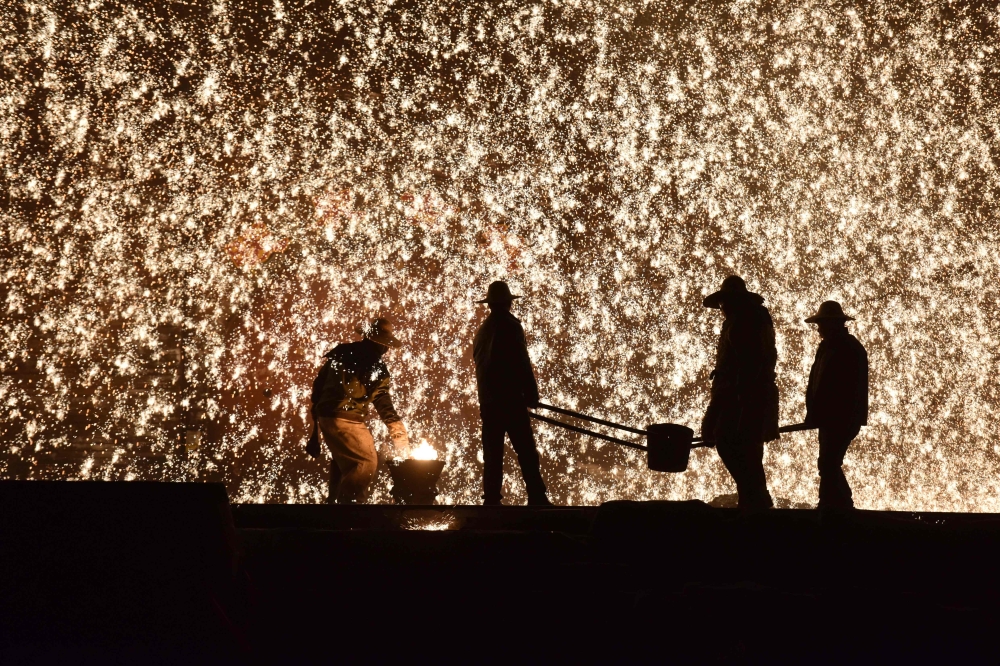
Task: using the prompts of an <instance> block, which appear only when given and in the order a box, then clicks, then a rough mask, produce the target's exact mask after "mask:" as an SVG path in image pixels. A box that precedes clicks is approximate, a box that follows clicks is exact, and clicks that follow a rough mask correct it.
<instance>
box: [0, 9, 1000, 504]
mask: <svg viewBox="0 0 1000 666" xmlns="http://www.w3.org/2000/svg"><path fill="white" fill-rule="evenodd" d="M998 21H1000V18H998V12H997V7H996V5H995V3H994V4H993V5H989V4H985V3H973V2H968V3H964V2H947V3H946V2H939V1H937V0H933V1H931V0H924V1H923V2H911V3H903V2H893V1H887V2H880V1H876V2H866V3H857V4H856V5H853V6H852V5H851V4H845V3H842V2H834V1H833V0H804V1H803V2H796V3H769V2H762V1H759V0H724V1H723V2H692V1H683V2H665V1H655V2H648V1H640V0H629V1H627V2H624V3H621V2H619V3H606V2H600V1H598V0H536V1H533V2H495V1H494V0H474V1H470V2H467V3H453V2H444V1H443V0H417V1H410V0H405V1H404V0H343V1H341V2H337V3H288V2H284V1H283V0H266V1H265V0H245V1H240V0H218V1H217V2H215V3H214V4H212V3H208V2H206V3H165V2H145V3H132V2H122V1H116V0H96V1H95V2H89V3H88V2H78V3H74V2H49V1H46V0H39V1H33V0H28V1H20V0H19V1H17V2H9V3H6V4H4V5H2V6H0V45H2V54H3V60H2V64H0V68H2V74H0V169H2V178H0V183H2V187H0V226H2V231H3V234H4V240H5V247H4V248H3V249H2V250H0V255H2V257H3V262H2V264H0V295H2V299H3V301H2V304H3V313H4V314H3V317H2V332H0V373H2V374H0V405H2V407H3V410H4V415H3V425H2V431H0V442H2V449H0V474H3V475H4V476H7V477H20V478H60V477H69V478H143V479H164V480H176V479H219V480H224V481H225V482H226V483H227V484H228V486H229V488H230V492H231V496H232V498H233V499H234V501H293V502H312V501H320V500H322V499H323V498H324V497H325V495H326V485H325V477H326V474H325V472H324V470H323V466H322V465H321V464H319V463H317V462H313V461H311V460H310V459H308V458H306V457H305V455H304V453H303V442H304V440H305V439H306V437H307V436H308V432H309V427H310V425H309V419H308V409H309V399H308V396H309V389H310V385H311V381H312V378H313V376H314V375H315V373H316V371H317V370H318V368H319V366H320V363H321V360H322V354H323V353H324V352H325V351H327V350H328V349H330V348H331V346H332V345H334V344H335V343H337V342H339V341H346V340H351V339H355V335H354V333H353V331H354V329H355V327H356V326H358V325H359V324H362V323H365V322H367V321H370V320H371V319H373V318H374V317H376V316H383V315H384V316H388V317H390V318H394V319H395V320H396V321H397V322H398V324H399V328H400V329H401V332H400V334H399V335H400V337H401V338H402V339H403V340H404V341H405V342H406V345H405V347H404V348H402V349H400V350H398V351H394V352H392V353H391V354H390V356H389V357H388V359H387V360H388V364H389V367H390V370H391V371H392V373H393V376H394V391H395V401H396V404H397V407H398V409H399V411H400V412H401V413H402V414H403V416H404V418H405V420H406V422H407V427H408V429H409V430H410V432H411V435H412V436H414V438H415V439H417V440H419V439H420V438H421V437H426V438H428V439H430V440H431V441H434V442H437V443H438V444H439V447H440V450H441V453H442V454H443V458H444V460H445V461H446V467H445V471H444V475H443V477H442V480H441V483H440V484H439V489H440V491H441V499H443V500H444V501H445V502H447V503H468V502H476V501H478V498H479V496H480V494H481V490H480V485H479V475H480V470H481V463H480V462H479V461H478V459H477V454H478V436H479V420H478V411H477V407H476V395H475V384H474V378H473V372H472V361H471V354H470V345H471V339H472V334H473V331H474V330H475V327H476V326H477V324H478V322H479V321H480V319H481V317H482V316H483V306H477V305H475V304H474V303H473V300H474V299H476V298H480V297H481V296H482V294H483V293H484V292H485V289H486V286H487V285H488V283H489V282H490V281H491V280H493V279H497V278H506V279H508V281H509V282H510V283H511V285H512V287H513V288H514V289H515V291H516V292H519V293H521V294H523V295H524V296H525V298H524V299H523V300H521V301H519V302H518V306H517V314H518V315H519V316H520V317H521V318H522V319H523V321H524V324H525V328H526V330H527V334H528V341H529V348H530V353H531V355H532V358H533V359H534V362H535V365H536V369H537V374H538V377H539V381H540V385H541V388H542V395H543V397H544V398H545V399H547V400H548V401H549V402H552V403H555V404H559V405H563V406H565V407H568V408H574V409H579V410H581V411H585V412H590V413H593V414H595V415H597V416H601V417H604V418H609V419H613V420H615V421H619V422H622V423H627V424H631V425H636V426H644V425H646V424H648V423H653V422H666V421H669V422H677V423H684V424H689V425H693V426H695V427H697V425H698V424H699V423H700V418H701V414H702V411H703V409H704V407H705V404H706V401H707V389H708V373H709V371H710V369H711V364H712V360H713V359H712V355H713V350H714V342H715V335H716V332H717V329H718V326H719V323H720V322H719V317H718V315H717V314H716V313H713V312H711V311H707V310H705V309H703V308H702V307H701V305H700V303H701V299H702V296H703V294H705V293H707V292H708V291H711V290H714V289H715V288H716V287H717V286H718V284H719V283H720V282H721V280H722V279H723V277H725V276H726V275H727V274H730V273H738V274H741V275H742V276H744V277H745V278H746V279H747V280H748V282H749V284H750V286H751V287H752V288H754V289H755V290H756V291H759V292H760V293H762V294H763V295H764V296H765V297H766V298H767V304H768V305H769V307H770V309H771V312H772V314H773V316H774V318H775V322H776V326H777V332H778V340H779V353H780V360H779V385H780V388H781V391H782V416H783V419H782V421H783V422H784V423H790V422H795V421H797V420H799V419H800V418H801V417H802V415H803V412H804V406H803V393H804V387H805V381H806V378H807V375H808V369H809V365H810V363H811V359H812V355H813V352H814V350H815V346H816V344H817V342H818V340H817V339H816V337H815V335H814V334H813V333H811V332H810V331H809V329H808V327H807V326H806V325H805V324H803V323H802V319H803V318H804V317H805V316H806V315H807V314H808V313H810V312H811V311H813V310H814V308H815V307H816V305H817V304H818V303H819V302H820V301H823V300H825V299H829V298H832V299H836V300H839V301H841V302H842V303H843V304H844V306H845V308H846V309H847V310H848V311H849V312H850V313H853V314H855V315H856V316H857V318H858V322H857V324H856V327H855V330H856V332H857V334H858V336H859V338H860V339H861V340H862V341H863V342H864V343H865V344H866V345H867V346H868V349H869V351H870V355H871V362H872V396H871V404H872V416H871V426H870V427H869V428H868V429H866V430H865V431H863V434H862V436H861V437H860V438H859V440H858V441H857V442H856V444H855V446H854V448H853V449H852V451H851V453H850V454H849V455H848V462H847V470H848V476H849V478H850V480H851V482H852V484H853V485H854V488H855V493H856V501H857V502H858V504H859V506H862V507H866V508H912V509H918V508H919V509H952V510H970V511H974V510H991V511H997V510H1000V475H998V473H997V472H998V460H1000V447H998V442H997V440H996V433H997V432H998V431H1000V396H998V388H997V381H996V377H997V374H998V371H1000V355H998V344H1000V324H998V311H1000V286H998V285H1000V243H998V235H1000V225H998V212H997V203H998V201H997V194H998V189H1000V170H998V160H1000V103H998V98H997V95H998V81H1000V63H998V52H997V49H998V46H1000V35H998V32H1000V23H998ZM537 432H538V436H539V442H540V448H541V450H542V456H543V467H544V474H545V476H546V479H547V481H548V484H549V486H550V489H551V491H552V493H551V494H552V498H553V499H554V500H555V501H557V502H559V503H570V504H592V503H597V502H600V501H603V500H608V499H615V498H633V499H640V498H671V499H686V498H700V499H706V500H707V499H711V498H713V497H715V496H717V495H721V494H726V493H731V492H733V486H732V483H731V481H730V480H729V477H728V475H727V474H726V473H725V471H724V470H723V468H722V466H721V463H720V462H719V460H718V457H717V455H716V454H715V452H714V451H711V450H698V451H696V452H695V453H694V454H693V456H692V463H691V466H690V469H689V471H688V472H687V473H685V474H680V475H664V474H656V473H653V472H649V471H648V470H646V468H645V462H644V459H643V458H642V456H641V455H640V454H638V453H635V452H630V451H626V450H622V449H619V448H617V447H614V446H613V445H609V444H603V443H601V442H597V441H587V440H584V439H582V438H580V437H578V436H576V435H571V434H568V433H565V432H562V431H559V430H556V429H554V428H550V427H548V426H540V427H539V428H538V431H537ZM375 433H376V438H377V439H378V441H379V442H380V443H382V444H384V445H386V446H388V443H387V437H386V432H385V429H384V428H383V427H382V426H381V425H376V426H375ZM815 457H816V443H815V435H809V434H797V435H794V436H788V437H785V438H784V439H783V440H782V442H781V443H780V444H776V445H771V446H770V447H769V450H768V454H767V461H766V464H767V470H768V475H769V481H770V485H771V489H772V493H773V494H774V495H775V496H776V497H778V498H782V501H787V502H793V503H799V502H815V498H816V488H817V478H816V472H815ZM514 470H515V468H514V466H513V464H512V463H509V464H508V470H507V471H508V472H509V473H508V474H507V479H508V485H509V489H508V493H507V494H508V496H509V497H510V498H511V499H512V500H513V501H517V500H519V499H520V500H523V498H524V493H523V485H522V484H521V482H520V480H519V479H518V478H517V476H516V475H515V474H514V473H513V472H514ZM387 487H388V478H387V477H386V476H382V477H380V479H379V481H378V487H377V488H376V491H375V499H376V500H381V499H386V498H388V492H387V490H386V488H387Z"/></svg>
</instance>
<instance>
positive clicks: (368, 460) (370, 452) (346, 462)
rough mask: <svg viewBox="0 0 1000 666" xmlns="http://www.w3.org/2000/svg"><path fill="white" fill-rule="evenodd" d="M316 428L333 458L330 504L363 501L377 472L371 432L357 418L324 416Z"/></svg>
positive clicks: (361, 502)
mask: <svg viewBox="0 0 1000 666" xmlns="http://www.w3.org/2000/svg"><path fill="white" fill-rule="evenodd" d="M319 429H320V432H322V433H323V439H324V440H325V441H326V445H327V447H328V448H329V449H330V454H331V455H332V457H333V462H332V463H330V496H329V500H328V501H329V503H330V504H334V503H337V504H364V503H365V502H367V501H368V494H369V493H370V492H371V485H372V481H374V480H375V472H376V471H378V453H376V451H375V439H374V438H373V437H372V433H371V431H370V430H368V426H367V425H365V424H364V423H361V422H358V421H349V420H347V419H337V418H332V417H325V416H323V417H320V419H319Z"/></svg>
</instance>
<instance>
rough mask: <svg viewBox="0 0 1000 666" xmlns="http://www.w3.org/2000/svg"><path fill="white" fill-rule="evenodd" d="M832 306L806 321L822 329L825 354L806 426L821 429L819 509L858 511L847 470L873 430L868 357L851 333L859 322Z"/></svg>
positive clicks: (819, 353) (812, 379) (814, 373)
mask: <svg viewBox="0 0 1000 666" xmlns="http://www.w3.org/2000/svg"><path fill="white" fill-rule="evenodd" d="M853 319H854V318H853V317H848V316H847V315H845V314H844V310H843V309H842V308H841V307H840V303H837V302H836V301H826V302H824V303H822V304H821V305H820V306H819V311H818V312H816V314H814V315H813V316H811V317H809V318H808V319H806V322H807V323H810V324H816V328H817V330H818V332H819V337H820V338H821V339H822V341H821V342H820V343H819V349H817V350H816V360H815V361H813V366H812V370H811V371H810V372H809V386H808V388H807V389H806V425H810V426H813V427H818V428H819V508H821V509H823V508H842V509H850V508H853V507H854V498H853V496H852V494H851V486H850V484H848V483H847V477H845V476H844V470H843V469H842V466H843V464H844V455H845V454H846V453H847V447H848V446H850V445H851V442H852V441H853V440H854V438H855V437H857V436H858V432H860V430H861V426H863V425H867V424H868V352H866V351H865V348H864V346H862V344H861V343H860V342H858V339H857V338H855V337H854V336H853V335H851V334H850V333H849V332H848V331H847V327H846V325H845V324H846V323H847V322H848V321H851V320H853Z"/></svg>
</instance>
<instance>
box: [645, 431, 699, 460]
mask: <svg viewBox="0 0 1000 666" xmlns="http://www.w3.org/2000/svg"><path fill="white" fill-rule="evenodd" d="M692 439H694V430H691V428H688V427H687V426H682V425H677V424H676V423H654V424H653V425H651V426H649V427H648V428H646V445H647V446H648V447H649V450H648V451H646V464H647V465H648V466H649V469H651V470H655V471H657V472H683V471H684V470H686V469H687V466H688V456H690V455H691V440H692Z"/></svg>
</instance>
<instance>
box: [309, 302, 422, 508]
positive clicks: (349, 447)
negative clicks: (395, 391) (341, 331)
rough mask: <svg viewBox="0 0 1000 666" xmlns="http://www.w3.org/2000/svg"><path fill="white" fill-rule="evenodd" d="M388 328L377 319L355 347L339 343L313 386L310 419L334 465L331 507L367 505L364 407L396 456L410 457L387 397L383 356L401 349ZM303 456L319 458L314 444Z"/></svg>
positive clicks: (371, 443)
mask: <svg viewBox="0 0 1000 666" xmlns="http://www.w3.org/2000/svg"><path fill="white" fill-rule="evenodd" d="M392 328H393V327H392V324H391V323H389V322H388V321H387V320H385V319H376V320H375V321H374V322H372V324H371V326H369V327H368V328H367V329H362V330H359V331H358V332H359V333H360V334H361V335H362V339H361V340H359V341H358V342H349V343H346V344H340V345H337V346H336V347H334V348H333V349H332V350H331V351H329V352H327V353H326V363H324V364H323V368H322V370H320V372H319V375H318V376H317V377H316V381H315V382H313V390H312V403H313V409H312V414H313V420H314V421H315V424H316V426H317V427H318V428H319V430H320V431H322V433H323V439H324V440H326V445H327V447H329V449H330V453H331V454H332V456H333V462H332V463H331V464H330V496H329V502H330V503H331V504H333V503H334V502H336V503H337V504H353V503H357V504H363V503H365V502H366V501H367V500H368V494H369V492H370V491H371V484H372V481H373V480H374V479H375V472H376V471H377V470H378V454H377V453H376V451H375V440H374V439H373V438H372V433H371V431H370V430H369V429H368V426H367V425H366V424H365V421H366V419H367V418H368V404H369V403H373V404H374V405H375V411H376V412H378V415H379V418H381V419H382V422H383V423H385V425H386V426H387V427H388V428H389V437H390V438H391V439H392V443H393V445H394V446H395V447H396V452H397V453H398V454H400V455H401V457H403V458H405V457H408V456H409V448H410V442H409V438H408V436H407V434H406V427H405V426H404V425H403V420H402V419H401V418H400V417H399V415H398V414H397V413H396V410H395V409H394V408H393V406H392V398H391V397H390V396H389V382H390V378H389V370H388V368H386V365H385V362H384V361H383V360H382V356H383V355H384V354H385V353H386V352H387V351H389V348H390V347H398V346H399V345H400V342H399V340H397V339H396V338H395V337H394V336H393V334H392ZM311 447H313V448H311V449H310V448H307V451H309V453H310V454H311V455H313V456H314V457H318V456H319V446H318V441H316V440H315V430H314V439H313V440H312V442H311Z"/></svg>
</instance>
